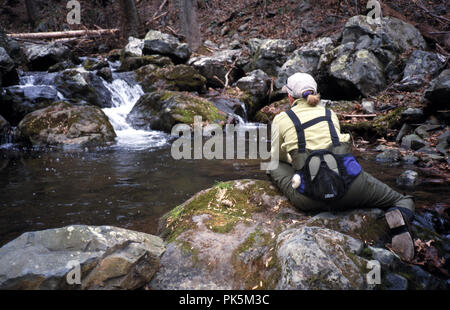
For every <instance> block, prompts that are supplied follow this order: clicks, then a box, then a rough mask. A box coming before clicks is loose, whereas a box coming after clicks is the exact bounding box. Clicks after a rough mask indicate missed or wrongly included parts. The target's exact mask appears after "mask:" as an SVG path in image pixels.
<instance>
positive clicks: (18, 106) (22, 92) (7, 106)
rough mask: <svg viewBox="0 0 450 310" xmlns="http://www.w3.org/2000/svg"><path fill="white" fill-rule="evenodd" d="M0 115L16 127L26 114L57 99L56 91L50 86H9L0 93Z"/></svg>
mask: <svg viewBox="0 0 450 310" xmlns="http://www.w3.org/2000/svg"><path fill="white" fill-rule="evenodd" d="M0 98H1V99H2V104H1V105H0V113H1V114H2V115H4V116H5V117H7V118H8V120H9V121H10V122H11V123H12V124H13V125H17V124H18V123H19V122H20V121H21V120H22V119H23V118H24V117H25V115H27V114H28V113H31V112H33V111H35V110H39V109H42V108H45V107H47V106H49V105H50V104H52V103H53V102H55V101H58V100H59V99H62V98H60V97H59V96H58V92H57V90H56V89H55V88H54V87H52V86H50V85H40V86H34V85H30V86H10V87H5V88H4V89H3V91H2V93H0Z"/></svg>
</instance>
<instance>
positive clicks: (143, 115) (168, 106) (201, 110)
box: [127, 90, 226, 132]
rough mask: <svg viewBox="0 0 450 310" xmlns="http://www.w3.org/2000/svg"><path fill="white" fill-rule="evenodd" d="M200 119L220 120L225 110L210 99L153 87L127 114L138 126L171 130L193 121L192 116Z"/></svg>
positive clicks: (223, 116) (140, 127)
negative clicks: (177, 125)
mask: <svg viewBox="0 0 450 310" xmlns="http://www.w3.org/2000/svg"><path fill="white" fill-rule="evenodd" d="M195 116H201V117H202V121H203V122H208V123H221V122H225V121H226V114H225V113H222V112H220V111H219V110H218V109H217V108H216V107H215V106H214V105H213V104H212V103H211V102H210V101H208V100H206V99H203V98H200V97H198V96H194V95H191V94H188V93H183V92H176V91H164V90H163V91H156V92H152V93H148V94H144V95H143V96H142V97H141V98H140V99H139V101H138V102H137V103H136V104H135V106H134V107H133V109H132V110H131V112H130V113H129V114H128V116H127V121H128V122H129V123H130V124H131V125H132V126H133V127H134V128H137V129H146V130H148V129H154V130H161V131H165V132H171V130H172V127H173V126H174V125H176V124H179V123H183V124H189V125H191V124H194V117H195Z"/></svg>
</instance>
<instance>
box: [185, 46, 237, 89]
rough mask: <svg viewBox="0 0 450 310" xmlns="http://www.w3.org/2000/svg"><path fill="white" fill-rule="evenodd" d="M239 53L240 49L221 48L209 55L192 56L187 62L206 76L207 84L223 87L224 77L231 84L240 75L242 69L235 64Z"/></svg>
mask: <svg viewBox="0 0 450 310" xmlns="http://www.w3.org/2000/svg"><path fill="white" fill-rule="evenodd" d="M241 53H242V51H241V50H222V51H219V52H216V53H214V54H212V55H210V56H198V57H192V58H191V59H190V60H189V62H188V64H189V65H191V66H193V67H194V68H195V69H196V70H197V71H198V72H199V73H200V74H201V75H203V76H204V77H205V78H206V80H207V84H208V85H209V86H212V87H223V84H222V83H225V82H226V77H228V81H229V85H231V84H232V83H234V82H235V81H236V80H237V79H238V78H240V77H241V76H242V73H243V72H242V70H240V68H239V67H238V66H235V63H236V62H237V60H238V58H239V57H240V56H241ZM218 79H219V80H220V81H219V80H218Z"/></svg>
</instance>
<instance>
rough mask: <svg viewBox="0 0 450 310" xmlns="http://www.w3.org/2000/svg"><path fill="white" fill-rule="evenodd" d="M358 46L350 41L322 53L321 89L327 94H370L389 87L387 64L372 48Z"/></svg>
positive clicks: (352, 96) (346, 95)
mask: <svg viewBox="0 0 450 310" xmlns="http://www.w3.org/2000/svg"><path fill="white" fill-rule="evenodd" d="M355 48H356V45H355V43H354V42H350V43H346V44H343V45H340V46H338V47H337V48H335V49H333V50H331V51H330V52H328V53H325V54H323V55H322V56H321V58H320V61H319V64H318V67H319V70H320V81H319V82H320V84H321V86H323V87H320V89H321V92H322V93H324V96H326V95H328V94H334V96H336V97H342V98H355V97H358V96H360V95H363V96H369V95H374V94H376V93H378V92H379V91H381V90H383V89H384V88H385V87H386V78H385V76H384V66H383V64H382V63H381V62H380V61H379V60H378V58H377V57H376V56H375V54H374V53H373V52H371V51H370V50H367V49H360V50H356V49H355Z"/></svg>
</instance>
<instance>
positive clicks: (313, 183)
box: [285, 109, 362, 201]
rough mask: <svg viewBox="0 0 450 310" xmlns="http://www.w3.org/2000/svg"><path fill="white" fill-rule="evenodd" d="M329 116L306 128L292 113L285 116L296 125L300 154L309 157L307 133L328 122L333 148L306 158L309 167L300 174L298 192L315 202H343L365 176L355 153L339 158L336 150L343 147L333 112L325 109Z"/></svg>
mask: <svg viewBox="0 0 450 310" xmlns="http://www.w3.org/2000/svg"><path fill="white" fill-rule="evenodd" d="M325 111H326V114H325V116H320V117H317V118H315V119H312V120H310V121H308V122H306V123H304V124H302V123H301V122H300V119H299V118H298V117H297V115H296V114H295V113H294V111H292V110H288V111H286V112H285V113H286V114H287V115H288V116H289V118H290V119H291V121H292V122H293V123H294V126H295V130H296V131H297V138H298V152H299V153H303V154H304V153H306V140H305V129H306V128H309V127H311V126H313V125H315V124H317V123H320V122H328V127H329V130H330V135H331V141H332V143H333V148H331V150H333V151H329V150H325V149H323V150H316V151H313V152H311V153H310V154H309V155H308V157H306V160H305V164H304V165H303V167H302V168H301V169H300V170H297V171H296V174H297V175H298V176H299V177H300V180H299V181H300V186H298V187H297V188H296V190H297V191H298V192H299V193H300V194H303V195H306V196H308V197H310V198H311V199H314V200H320V201H333V200H338V199H340V198H342V197H343V196H344V195H345V194H346V193H347V191H348V189H349V187H350V184H351V183H352V182H353V181H354V180H355V179H356V177H357V176H358V175H359V174H360V173H361V171H362V169H361V165H360V164H359V163H358V161H357V160H356V158H355V157H354V156H353V154H351V153H347V154H335V153H334V148H337V147H339V146H340V145H341V143H340V142H339V137H338V135H337V132H336V128H335V127H334V124H333V121H332V119H331V111H330V110H329V109H325Z"/></svg>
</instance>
